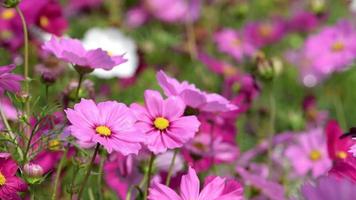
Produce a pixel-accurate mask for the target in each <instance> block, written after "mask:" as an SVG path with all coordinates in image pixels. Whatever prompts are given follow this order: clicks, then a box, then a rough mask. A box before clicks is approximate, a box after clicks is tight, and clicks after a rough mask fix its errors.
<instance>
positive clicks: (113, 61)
mask: <svg viewBox="0 0 356 200" xmlns="http://www.w3.org/2000/svg"><path fill="white" fill-rule="evenodd" d="M42 48H43V50H45V51H48V52H50V53H53V54H54V55H55V56H56V57H57V58H59V59H62V60H64V61H66V62H69V63H71V64H73V65H77V66H80V67H84V68H89V69H96V68H102V69H105V70H111V69H112V68H113V67H115V66H117V65H119V64H122V63H124V62H126V60H125V59H124V58H123V56H110V55H109V53H108V52H107V51H104V50H102V49H100V48H99V49H93V50H85V49H84V47H83V45H82V43H81V42H80V41H79V40H76V39H71V38H55V37H53V36H52V38H51V40H50V41H48V42H46V43H44V45H43V46H42Z"/></svg>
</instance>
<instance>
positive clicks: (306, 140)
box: [286, 128, 332, 177]
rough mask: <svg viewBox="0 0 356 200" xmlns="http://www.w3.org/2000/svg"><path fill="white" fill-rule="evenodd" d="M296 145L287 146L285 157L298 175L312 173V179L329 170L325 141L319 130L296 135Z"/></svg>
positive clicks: (321, 131) (329, 161)
mask: <svg viewBox="0 0 356 200" xmlns="http://www.w3.org/2000/svg"><path fill="white" fill-rule="evenodd" d="M296 140H297V141H296V144H293V145H291V146H289V147H288V148H287V150H286V156H287V157H288V159H289V160H290V161H291V163H292V165H293V167H294V169H295V171H296V173H297V174H298V175H306V174H307V173H308V172H310V171H311V172H312V176H313V177H318V176H320V175H323V174H324V173H326V172H327V171H328V170H329V169H330V168H331V164H332V163H331V160H330V159H329V156H328V152H327V146H326V140H325V137H324V133H323V130H322V129H321V128H317V129H311V130H309V131H308V132H306V133H302V134H299V135H297V138H296Z"/></svg>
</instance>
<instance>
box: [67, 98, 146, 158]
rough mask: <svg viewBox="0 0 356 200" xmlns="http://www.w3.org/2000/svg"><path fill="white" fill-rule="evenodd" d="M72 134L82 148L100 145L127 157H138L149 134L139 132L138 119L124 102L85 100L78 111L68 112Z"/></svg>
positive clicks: (75, 106) (75, 109)
mask: <svg viewBox="0 0 356 200" xmlns="http://www.w3.org/2000/svg"><path fill="white" fill-rule="evenodd" d="M65 113H66V114H67V118H68V120H69V122H70V123H71V124H72V125H71V126H69V128H70V131H71V134H72V135H73V136H74V137H75V138H77V139H78V140H79V144H81V145H82V147H92V146H94V145H95V144H96V143H99V144H101V145H103V147H104V148H105V149H106V150H107V151H108V152H109V153H111V152H112V151H113V150H114V151H117V152H120V153H121V154H123V155H128V154H137V153H138V151H139V150H140V149H141V145H140V142H144V141H145V135H144V134H143V133H142V132H141V131H140V130H138V129H136V127H135V126H134V125H135V122H136V118H135V116H134V114H133V113H132V111H131V110H130V109H129V108H128V107H127V106H126V105H125V104H122V103H118V102H116V101H106V102H101V103H98V104H95V102H94V101H92V100H86V99H82V100H81V101H80V103H77V104H75V105H74V109H66V110H65Z"/></svg>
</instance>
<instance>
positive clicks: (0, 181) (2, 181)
mask: <svg viewBox="0 0 356 200" xmlns="http://www.w3.org/2000/svg"><path fill="white" fill-rule="evenodd" d="M5 183H6V178H5V176H4V175H3V174H2V173H1V172H0V186H3V185H5Z"/></svg>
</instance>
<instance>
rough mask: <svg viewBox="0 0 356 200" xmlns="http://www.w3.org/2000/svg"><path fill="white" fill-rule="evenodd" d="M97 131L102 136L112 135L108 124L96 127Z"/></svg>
mask: <svg viewBox="0 0 356 200" xmlns="http://www.w3.org/2000/svg"><path fill="white" fill-rule="evenodd" d="M95 131H96V133H97V134H99V135H101V136H106V137H107V136H110V135H111V130H110V128H109V127H107V126H98V127H96V128H95Z"/></svg>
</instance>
